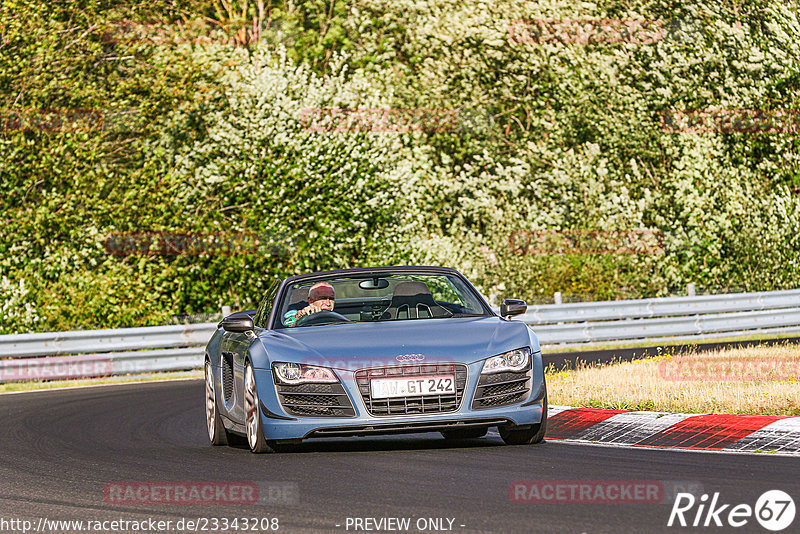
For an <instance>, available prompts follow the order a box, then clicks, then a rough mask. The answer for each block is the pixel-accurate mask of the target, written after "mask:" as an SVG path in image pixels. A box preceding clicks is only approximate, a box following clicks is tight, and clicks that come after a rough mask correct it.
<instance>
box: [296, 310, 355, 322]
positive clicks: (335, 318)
mask: <svg viewBox="0 0 800 534" xmlns="http://www.w3.org/2000/svg"><path fill="white" fill-rule="evenodd" d="M352 322H353V321H351V320H350V319H348V318H347V317H345V316H344V315H342V314H341V313H336V312H333V311H327V310H326V311H321V312H317V313H312V314H311V315H306V316H305V317H301V318H300V319H299V320H298V321H297V322H296V323H294V325H295V326H318V325H323V324H333V323H352Z"/></svg>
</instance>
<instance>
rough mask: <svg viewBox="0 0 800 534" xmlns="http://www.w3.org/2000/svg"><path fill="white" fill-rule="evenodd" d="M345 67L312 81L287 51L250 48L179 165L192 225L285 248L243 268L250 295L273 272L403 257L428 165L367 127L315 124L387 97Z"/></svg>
mask: <svg viewBox="0 0 800 534" xmlns="http://www.w3.org/2000/svg"><path fill="white" fill-rule="evenodd" d="M344 59H345V58H344V57H337V58H334V59H333V60H332V62H331V66H332V72H331V73H330V74H328V75H322V76H320V75H318V74H315V73H314V72H312V71H311V69H310V68H309V67H308V65H306V64H301V65H296V64H295V63H294V62H293V61H291V60H290V59H288V58H287V56H286V53H285V50H283V49H277V50H273V49H268V48H266V47H260V48H258V49H257V50H256V51H255V53H254V54H253V55H252V56H251V57H247V58H245V59H242V60H241V62H240V63H239V64H238V66H237V68H236V76H235V77H234V78H233V79H232V81H231V82H230V84H229V85H228V87H227V88H226V91H225V105H224V106H222V107H221V108H220V109H219V110H217V111H215V112H214V113H213V114H212V115H210V116H208V117H206V120H207V122H208V123H209V125H210V126H209V128H208V131H207V135H206V136H205V137H204V138H203V139H202V140H200V141H198V142H197V143H195V144H194V145H193V146H192V147H191V149H190V150H188V151H187V152H186V153H185V154H182V155H181V156H180V157H179V158H178V165H177V169H176V171H175V174H176V176H178V177H180V178H181V179H182V180H183V183H184V184H185V185H184V189H183V191H182V193H181V195H180V202H181V203H182V204H183V205H185V206H186V207H187V209H188V210H190V211H191V210H195V211H197V212H201V211H202V212H204V214H203V216H201V217H199V220H198V221H197V223H202V224H203V227H204V228H205V229H208V228H209V227H214V228H215V229H218V230H229V231H243V230H246V231H252V232H258V233H260V234H262V235H271V236H277V237H279V239H280V240H282V241H283V244H284V245H286V248H285V252H286V253H285V254H282V255H279V256H278V257H277V258H271V257H262V258H259V257H248V258H246V259H243V261H247V266H248V267H247V269H248V270H250V271H253V273H254V274H253V276H254V278H255V279H256V280H254V283H255V285H256V286H261V285H263V284H264V282H265V280H264V277H263V274H262V273H263V272H269V271H273V272H274V271H275V270H276V269H278V270H280V269H287V272H300V271H309V270H318V269H333V268H345V267H351V266H356V265H365V264H375V263H387V262H393V261H395V260H398V259H401V258H403V257H406V255H407V254H406V251H407V245H406V244H407V243H408V242H409V241H410V236H409V233H408V230H409V223H410V221H412V220H413V214H412V213H409V212H408V211H407V209H406V205H407V204H406V202H405V195H406V191H407V189H408V184H411V183H414V181H415V180H416V176H417V174H418V170H419V169H420V168H422V167H423V166H424V154H423V153H422V152H419V151H417V152H414V151H413V150H412V149H410V148H408V147H407V145H408V142H409V140H408V137H409V135H411V134H403V133H393V132H383V131H379V129H378V128H376V127H375V125H374V124H369V125H363V128H362V129H361V130H360V131H359V130H358V128H356V129H355V131H350V130H349V126H348V125H347V124H344V123H343V122H342V120H343V119H337V120H339V121H340V122H339V123H336V124H334V126H337V124H338V126H337V127H335V128H331V129H326V128H324V127H322V126H325V125H324V124H322V125H320V124H315V123H313V120H314V119H315V118H316V119H319V118H320V116H330V115H331V114H336V113H340V112H339V111H332V110H348V109H349V110H377V109H388V108H389V107H390V102H391V99H392V95H391V94H382V93H381V92H380V91H378V90H377V89H376V88H375V87H374V86H373V85H372V84H371V83H370V81H369V80H368V79H367V78H366V77H365V76H363V75H362V74H360V73H358V72H356V73H350V72H348V68H347V66H346V63H345V61H344ZM340 117H341V115H340ZM329 130H330V131H329ZM337 130H341V131H337ZM414 135H417V134H414ZM212 198H213V199H216V202H215V203H214V205H209V204H208V200H209V199H212ZM232 261H234V262H235V261H236V260H235V259H232ZM289 268H291V271H288V269H289Z"/></svg>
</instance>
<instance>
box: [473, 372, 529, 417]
mask: <svg viewBox="0 0 800 534" xmlns="http://www.w3.org/2000/svg"><path fill="white" fill-rule="evenodd" d="M530 391H531V370H530V368H528V369H526V370H524V371H517V372H505V373H496V374H491V375H481V378H480V380H478V387H477V388H475V397H474V398H473V399H472V409H473V410H480V409H481V408H496V407H498V406H508V405H510V404H515V403H517V402H522V401H523V400H525V399H526V398H527V396H528V395H529V394H530Z"/></svg>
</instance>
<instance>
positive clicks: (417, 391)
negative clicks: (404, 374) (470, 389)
mask: <svg viewBox="0 0 800 534" xmlns="http://www.w3.org/2000/svg"><path fill="white" fill-rule="evenodd" d="M370 385H371V387H372V398H373V399H390V398H393V397H416V396H419V395H446V394H453V393H455V392H456V384H455V378H454V377H453V375H437V376H417V377H408V378H381V379H373V380H372V382H371V383H370Z"/></svg>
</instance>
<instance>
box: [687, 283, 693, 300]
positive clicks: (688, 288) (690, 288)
mask: <svg viewBox="0 0 800 534" xmlns="http://www.w3.org/2000/svg"><path fill="white" fill-rule="evenodd" d="M686 294H687V295H689V296H690V297H693V296H694V283H692V284H689V285H687V286H686Z"/></svg>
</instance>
